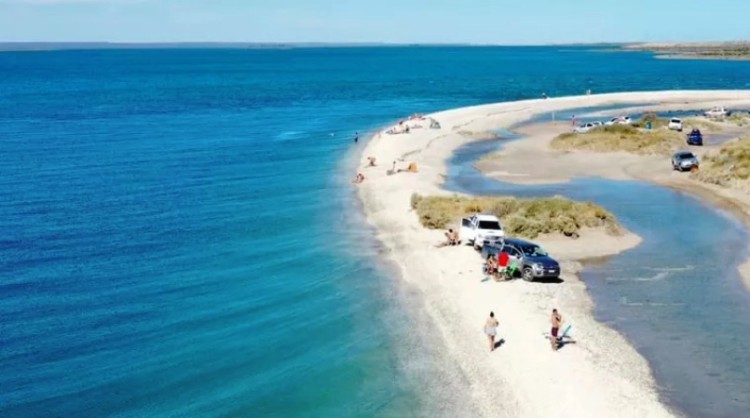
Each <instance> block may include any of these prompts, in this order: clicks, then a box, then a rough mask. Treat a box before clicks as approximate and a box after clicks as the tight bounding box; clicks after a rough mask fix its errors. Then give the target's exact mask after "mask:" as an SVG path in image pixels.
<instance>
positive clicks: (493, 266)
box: [485, 254, 497, 276]
mask: <svg viewBox="0 0 750 418" xmlns="http://www.w3.org/2000/svg"><path fill="white" fill-rule="evenodd" d="M485 269H486V270H487V274H488V275H490V276H495V275H496V274H497V259H496V258H495V256H494V255H492V254H490V255H488V256H487V266H486V267H485Z"/></svg>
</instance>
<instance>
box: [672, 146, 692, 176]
mask: <svg viewBox="0 0 750 418" xmlns="http://www.w3.org/2000/svg"><path fill="white" fill-rule="evenodd" d="M698 167H699V163H698V157H696V156H695V154H693V153H692V152H690V151H677V152H675V153H674V155H672V170H677V171H690V170H693V169H697V168H698Z"/></svg>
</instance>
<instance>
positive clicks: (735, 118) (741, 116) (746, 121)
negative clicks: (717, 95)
mask: <svg viewBox="0 0 750 418" xmlns="http://www.w3.org/2000/svg"><path fill="white" fill-rule="evenodd" d="M727 121H729V122H731V123H734V124H735V125H737V126H747V125H750V114H747V113H732V114H731V115H729V117H727Z"/></svg>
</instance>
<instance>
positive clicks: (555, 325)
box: [550, 309, 563, 351]
mask: <svg viewBox="0 0 750 418" xmlns="http://www.w3.org/2000/svg"><path fill="white" fill-rule="evenodd" d="M550 320H551V322H552V331H551V334H552V335H551V336H550V341H551V343H552V350H554V351H557V349H558V348H560V344H559V341H558V339H557V334H559V333H560V325H561V324H562V322H563V318H562V315H560V313H559V312H557V309H553V310H552V317H551V318H550Z"/></svg>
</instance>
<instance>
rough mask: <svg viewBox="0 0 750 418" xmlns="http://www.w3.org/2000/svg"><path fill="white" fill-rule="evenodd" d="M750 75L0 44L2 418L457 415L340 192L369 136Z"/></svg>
mask: <svg viewBox="0 0 750 418" xmlns="http://www.w3.org/2000/svg"><path fill="white" fill-rule="evenodd" d="M749 68H750V66H748V64H747V63H738V62H711V61H695V62H693V61H670V60H654V59H652V57H651V55H650V54H645V53H624V54H619V53H601V52H591V51H589V50H588V49H587V48H570V47H565V48H557V47H549V48H448V47H446V48H443V47H435V48H408V47H403V48H312V49H289V50H236V49H235V50H216V49H212V50H96V51H58V52H55V51H49V52H2V53H0V147H1V148H0V230H2V231H3V232H2V237H0V294H1V295H2V297H1V298H0V316H1V317H2V318H3V320H2V321H0V368H1V369H0V416H2V417H4V418H5V417H47V416H50V414H51V412H50V411H54V414H55V415H56V416H97V417H105V416H117V417H135V416H150V417H170V416H263V417H294V416H325V417H335V416H346V417H348V416H360V417H367V416H426V415H427V416H431V415H443V416H458V415H469V416H471V415H473V414H472V413H471V406H470V405H469V404H468V400H467V398H466V396H465V394H464V393H463V392H462V391H461V390H460V389H461V387H463V386H465V384H464V382H463V381H462V379H461V377H460V373H458V372H457V371H456V370H453V369H451V365H450V364H448V363H447V362H444V361H441V359H442V357H441V352H440V347H434V346H432V345H431V344H430V343H429V342H430V340H429V339H428V338H420V337H424V336H425V335H428V334H425V330H429V324H425V323H423V322H420V319H419V318H420V315H419V312H420V306H421V305H420V303H421V302H420V299H419V295H418V294H415V293H414V292H412V291H410V290H409V289H408V288H404V287H403V286H402V285H401V284H400V283H399V282H398V281H397V280H394V277H395V274H394V273H393V272H392V271H391V270H390V269H389V268H388V267H387V266H383V263H382V262H381V261H380V260H379V256H380V253H379V247H378V246H377V244H376V243H375V242H374V239H373V232H372V231H371V230H370V229H369V228H367V227H365V226H364V221H363V220H362V217H361V213H360V212H359V208H358V205H357V201H356V198H355V195H354V194H353V192H352V190H351V186H350V185H349V183H348V180H349V178H350V176H351V175H352V172H353V171H354V170H353V166H352V161H351V159H352V156H354V155H356V153H357V152H358V150H359V148H358V147H361V146H362V145H363V144H362V143H363V142H364V141H365V139H364V138H365V134H366V132H371V131H372V130H374V129H375V128H377V127H379V126H381V125H384V124H387V123H389V122H390V121H392V120H395V119H397V118H400V117H404V116H406V115H409V114H411V113H414V112H421V113H426V112H431V111H436V110H442V109H447V108H453V107H458V106H466V105H475V104H481V103H490V102H498V101H506V100H515V99H526V98H533V97H539V95H541V92H542V91H546V92H547V93H548V94H549V95H551V96H561V95H570V94H578V93H582V92H583V91H585V90H586V89H588V88H590V89H592V90H593V91H594V92H611V91H628V90H659V89H670V88H675V89H676V88H680V89H696V88H707V89H708V88H721V89H724V88H747V87H750V85H748V81H747V77H746V76H747V73H748V72H747V71H748V69H749ZM355 131H359V132H360V137H361V138H362V140H361V141H360V144H359V145H354V144H353V141H352V138H353V136H354V132H355ZM415 318H416V319H415ZM437 381H439V382H442V383H446V382H447V383H453V384H448V385H444V384H441V385H435V384H434V383H432V382H437Z"/></svg>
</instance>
